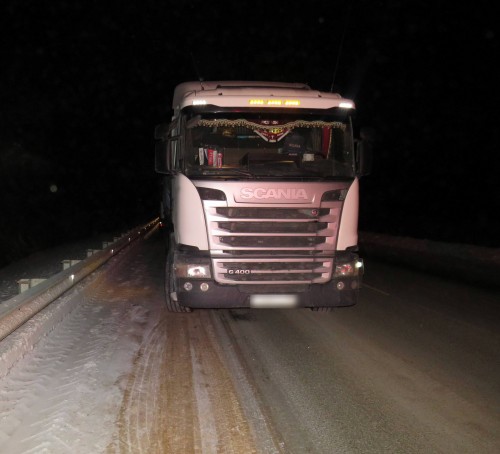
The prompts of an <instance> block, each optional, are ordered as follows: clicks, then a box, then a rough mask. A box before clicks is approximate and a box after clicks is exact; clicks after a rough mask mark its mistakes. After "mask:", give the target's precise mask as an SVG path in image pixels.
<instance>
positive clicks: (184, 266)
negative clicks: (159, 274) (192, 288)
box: [175, 263, 212, 279]
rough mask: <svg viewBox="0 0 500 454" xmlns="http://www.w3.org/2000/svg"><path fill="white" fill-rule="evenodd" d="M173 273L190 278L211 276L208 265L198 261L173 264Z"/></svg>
mask: <svg viewBox="0 0 500 454" xmlns="http://www.w3.org/2000/svg"><path fill="white" fill-rule="evenodd" d="M175 275H176V276H177V277H185V278H191V279H196V278H198V279H207V278H211V277H212V273H211V272H210V265H208V264H206V265H201V264H199V263H196V264H194V263H179V264H177V265H175Z"/></svg>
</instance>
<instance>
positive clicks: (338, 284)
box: [337, 281, 345, 290]
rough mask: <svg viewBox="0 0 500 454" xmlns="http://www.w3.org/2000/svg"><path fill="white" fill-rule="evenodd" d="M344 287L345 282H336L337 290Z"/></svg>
mask: <svg viewBox="0 0 500 454" xmlns="http://www.w3.org/2000/svg"><path fill="white" fill-rule="evenodd" d="M344 287H345V284H344V283H343V282H342V281H340V282H337V290H343V289H344Z"/></svg>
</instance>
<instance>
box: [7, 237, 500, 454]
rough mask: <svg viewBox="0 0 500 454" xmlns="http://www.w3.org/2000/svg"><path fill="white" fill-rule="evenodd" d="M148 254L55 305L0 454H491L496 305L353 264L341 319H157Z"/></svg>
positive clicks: (160, 313) (159, 257) (499, 420)
mask: <svg viewBox="0 0 500 454" xmlns="http://www.w3.org/2000/svg"><path fill="white" fill-rule="evenodd" d="M162 247H163V246H162V241H161V238H159V235H156V236H153V237H152V238H151V239H149V240H147V241H142V240H141V241H139V242H137V244H135V245H134V246H132V247H131V248H130V249H129V250H128V251H127V252H126V253H125V254H123V255H122V256H120V257H117V258H113V259H112V260H111V261H110V262H109V264H107V265H106V266H105V267H104V269H103V270H102V271H100V272H98V273H96V274H95V276H93V278H92V279H91V280H89V282H88V283H87V285H85V286H84V287H83V286H80V287H79V288H78V289H75V291H72V292H70V293H69V294H68V295H66V296H65V297H64V298H63V299H62V301H61V302H59V303H58V304H64V305H67V306H68V307H72V308H73V310H72V311H71V312H70V313H68V314H67V315H66V316H65V317H64V319H63V320H62V321H61V322H60V323H59V324H58V325H57V326H56V327H55V328H54V329H53V330H52V332H50V333H49V334H48V335H47V336H45V337H44V338H43V339H42V340H41V341H40V342H39V343H38V344H37V345H36V346H35V347H34V348H33V350H32V351H30V352H29V353H28V354H27V355H26V356H25V357H24V358H23V359H22V360H20V361H19V362H18V363H17V364H16V365H15V366H14V367H13V368H12V369H11V371H10V373H9V374H8V375H7V376H6V377H4V378H3V379H1V380H0V453H1V454H4V453H5V454H7V453H8V454H15V453H183V454H184V453H196V452H200V453H212V452H222V453H225V452H227V453H252V452H255V453H273V452H290V453H298V454H301V453H306V452H311V453H429V452H443V453H449V452H453V453H497V452H500V411H499V410H500V362H499V353H500V334H499V331H498V326H499V324H498V322H499V318H500V317H499V307H500V298H499V294H498V292H497V291H493V290H482V289H479V288H474V287H470V286H462V285H460V284H458V283H453V282H449V281H444V280H441V279H438V278H432V277H429V276H426V275H423V274H418V273H415V272H412V271H407V270H402V269H397V268H396V267H394V266H388V265H383V264H380V263H375V262H373V263H370V262H368V263H367V273H366V276H365V283H366V285H365V287H364V288H363V290H362V298H361V302H360V304H359V305H357V306H356V307H353V308H345V309H341V310H337V311H334V312H332V313H313V312H311V311H309V310H305V309H304V310H303V309H299V310H283V311H280V310H252V311H250V310H231V311H228V310H220V311H216V310H207V311H194V312H192V313H190V314H170V313H167V312H166V310H165V307H164V302H163V249H162ZM9 337H10V336H9ZM6 340H8V338H7V339H6Z"/></svg>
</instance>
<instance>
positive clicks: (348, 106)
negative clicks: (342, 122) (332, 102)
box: [339, 102, 354, 109]
mask: <svg viewBox="0 0 500 454" xmlns="http://www.w3.org/2000/svg"><path fill="white" fill-rule="evenodd" d="M339 107H341V108H343V109H352V108H353V107H354V104H353V103H352V102H341V103H339Z"/></svg>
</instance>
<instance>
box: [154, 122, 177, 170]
mask: <svg viewBox="0 0 500 454" xmlns="http://www.w3.org/2000/svg"><path fill="white" fill-rule="evenodd" d="M155 170H156V172H158V173H163V174H166V175H171V174H172V173H173V167H172V142H171V141H169V140H168V125H167V124H161V125H158V126H157V127H156V128H155Z"/></svg>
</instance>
